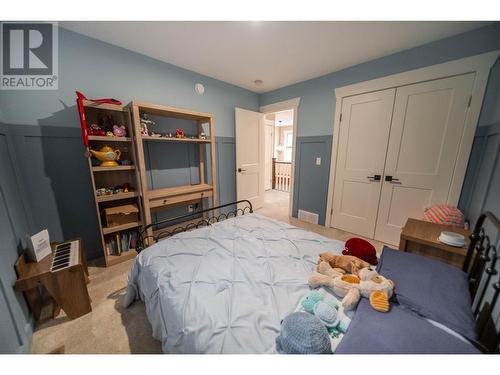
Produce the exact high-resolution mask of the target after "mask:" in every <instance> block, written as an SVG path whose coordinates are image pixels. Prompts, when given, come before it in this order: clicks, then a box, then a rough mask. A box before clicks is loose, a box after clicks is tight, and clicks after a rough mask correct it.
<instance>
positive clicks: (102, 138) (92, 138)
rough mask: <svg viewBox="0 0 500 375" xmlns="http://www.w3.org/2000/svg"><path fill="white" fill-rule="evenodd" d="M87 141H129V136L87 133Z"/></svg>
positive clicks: (130, 139)
mask: <svg viewBox="0 0 500 375" xmlns="http://www.w3.org/2000/svg"><path fill="white" fill-rule="evenodd" d="M89 141H101V142H131V141H132V138H131V137H107V136H101V135H89Z"/></svg>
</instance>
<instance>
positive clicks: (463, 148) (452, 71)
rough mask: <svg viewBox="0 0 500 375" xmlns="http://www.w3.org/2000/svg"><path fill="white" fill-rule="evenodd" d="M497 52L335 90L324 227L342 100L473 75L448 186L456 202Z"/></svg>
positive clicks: (328, 217) (329, 208)
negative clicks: (469, 101) (463, 124)
mask: <svg viewBox="0 0 500 375" xmlns="http://www.w3.org/2000/svg"><path fill="white" fill-rule="evenodd" d="M499 55H500V50H495V51H491V52H487V53H483V54H480V55H475V56H470V57H465V58H463V59H459V60H452V61H449V62H445V63H442V64H436V65H431V66H428V67H424V68H420V69H415V70H410V71H407V72H403V73H397V74H393V75H390V76H386V77H382V78H376V79H373V80H369V81H365V82H359V83H355V84H352V85H347V86H342V87H338V88H336V89H335V90H334V91H335V116H334V123H333V142H332V152H331V158H330V159H331V160H330V177H329V180H328V197H327V205H326V212H325V218H326V219H325V227H330V226H331V222H332V210H333V194H334V186H335V185H334V182H335V181H334V180H335V172H336V165H337V151H338V142H339V126H340V115H341V110H342V100H343V98H345V97H348V96H353V95H358V94H364V93H368V92H372V91H379V90H385V89H389V88H394V87H398V86H405V85H410V84H414V83H419V82H424V81H432V80H435V79H440V78H446V77H451V76H456V75H462V74H466V73H475V79H474V85H473V88H472V101H471V103H470V106H469V110H468V111H467V115H466V118H465V128H464V132H463V134H462V138H461V142H460V147H459V152H458V157H457V160H456V164H455V168H454V171H453V177H452V182H451V188H450V193H449V196H448V201H457V202H458V199H459V198H460V192H461V188H462V183H463V180H464V178H465V172H466V169H467V162H468V160H469V154H470V151H471V148H472V142H473V140H474V133H475V131H476V127H477V123H478V120H479V115H480V112H481V106H482V103H483V97H484V93H485V90H486V85H487V83H488V77H489V74H490V69H491V67H492V66H493V64H494V63H495V61H496V60H497V59H498V56H499Z"/></svg>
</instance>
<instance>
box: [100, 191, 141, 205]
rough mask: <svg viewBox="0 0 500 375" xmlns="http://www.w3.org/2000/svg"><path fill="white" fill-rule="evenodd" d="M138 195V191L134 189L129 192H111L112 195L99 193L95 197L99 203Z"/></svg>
mask: <svg viewBox="0 0 500 375" xmlns="http://www.w3.org/2000/svg"><path fill="white" fill-rule="evenodd" d="M137 196H139V193H138V192H136V191H133V192H130V193H119V194H113V195H100V196H98V197H97V198H96V199H97V201H98V202H99V203H101V202H111V201H117V200H121V199H129V198H134V197H137Z"/></svg>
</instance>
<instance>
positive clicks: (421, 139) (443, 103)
mask: <svg viewBox="0 0 500 375" xmlns="http://www.w3.org/2000/svg"><path fill="white" fill-rule="evenodd" d="M473 82H474V74H472V73H471V74H465V75H461V76H456V77H451V78H443V79H439V80H435V81H429V82H423V83H417V84H413V85H409V86H403V87H399V88H398V89H397V91H396V99H395V104H394V115H393V120H392V127H391V134H390V139H389V145H388V148H387V159H386V164H385V176H384V177H385V178H384V181H383V183H382V192H381V197H380V206H379V213H378V218H377V227H376V231H375V239H377V240H379V241H383V242H386V243H390V244H397V243H399V236H400V233H401V228H402V227H403V226H404V224H405V222H406V219H407V218H408V217H414V218H421V217H422V214H423V211H424V209H425V208H426V207H428V206H429V205H432V204H436V203H448V204H453V205H456V204H457V203H458V202H456V201H450V199H449V192H450V187H451V181H452V177H453V172H454V168H455V162H456V159H457V155H458V151H459V147H460V143H461V139H462V135H463V132H464V128H465V117H466V113H467V109H468V102H469V98H470V94H471V90H472V85H473ZM390 179H392V181H387V180H390Z"/></svg>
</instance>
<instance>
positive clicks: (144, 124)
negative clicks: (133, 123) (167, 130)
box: [140, 112, 156, 135]
mask: <svg viewBox="0 0 500 375" xmlns="http://www.w3.org/2000/svg"><path fill="white" fill-rule="evenodd" d="M140 118H141V134H142V135H149V130H148V126H150V125H156V122H154V121H153V120H151V119H150V118H149V116H148V115H147V113H146V112H141V114H140Z"/></svg>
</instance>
